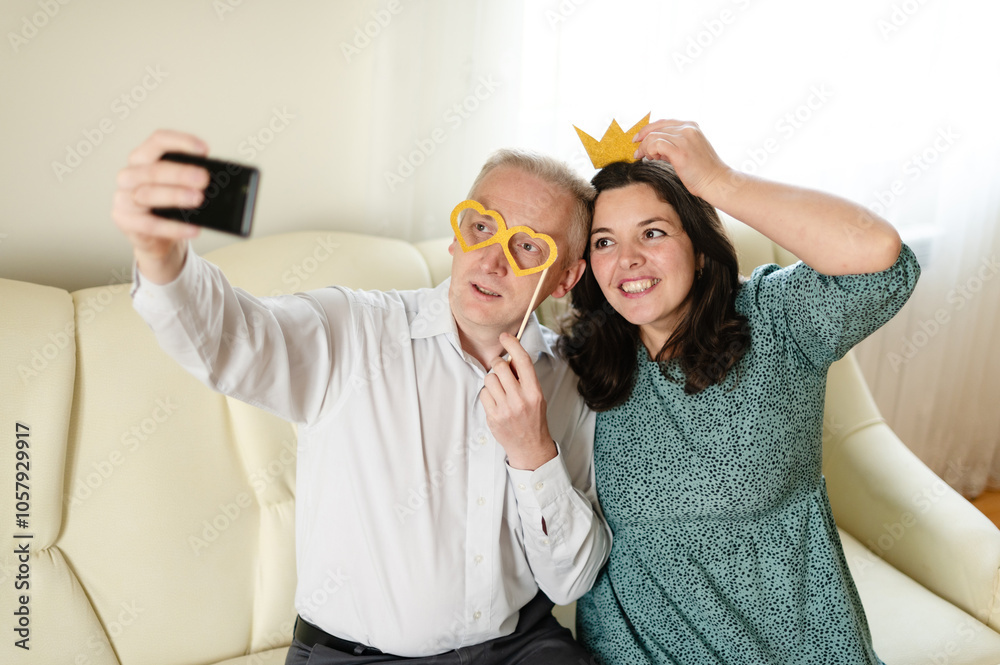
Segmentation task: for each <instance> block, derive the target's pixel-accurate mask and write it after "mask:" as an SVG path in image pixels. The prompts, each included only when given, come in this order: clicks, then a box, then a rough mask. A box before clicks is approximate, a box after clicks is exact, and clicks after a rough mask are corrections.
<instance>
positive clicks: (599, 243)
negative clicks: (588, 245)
mask: <svg viewBox="0 0 1000 665" xmlns="http://www.w3.org/2000/svg"><path fill="white" fill-rule="evenodd" d="M610 246H611V239H610V238H598V239H597V240H595V241H594V244H593V247H594V249H604V248H605V247H610Z"/></svg>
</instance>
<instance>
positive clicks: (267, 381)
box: [111, 130, 352, 422]
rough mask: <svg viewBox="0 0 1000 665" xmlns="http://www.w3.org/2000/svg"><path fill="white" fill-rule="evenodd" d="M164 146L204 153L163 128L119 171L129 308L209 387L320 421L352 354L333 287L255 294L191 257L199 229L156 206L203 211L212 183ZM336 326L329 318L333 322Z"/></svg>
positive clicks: (118, 216)
mask: <svg viewBox="0 0 1000 665" xmlns="http://www.w3.org/2000/svg"><path fill="white" fill-rule="evenodd" d="M165 152H187V153H192V154H196V155H201V156H204V155H206V154H207V153H208V147H207V145H206V144H205V143H204V142H203V141H201V140H200V139H198V138H197V137H195V136H192V135H190V134H183V133H180V132H173V131H167V130H160V131H157V132H156V133H154V134H153V135H152V136H151V137H150V138H148V139H147V140H146V141H144V142H143V143H142V144H141V145H140V146H139V147H138V148H136V149H135V150H134V151H133V152H132V154H131V155H130V156H129V162H128V166H126V167H125V168H124V169H122V171H121V172H120V173H119V176H118V186H117V189H116V191H115V195H114V200H113V204H112V215H111V216H112V219H113V220H114V222H115V224H116V225H117V226H118V228H119V229H121V231H122V232H123V233H124V234H125V236H126V237H127V238H128V240H129V242H130V243H131V244H132V249H133V252H134V255H135V260H136V271H135V276H134V277H135V286H134V288H133V291H132V297H133V306H134V307H135V309H136V311H137V312H138V313H139V314H140V315H141V316H142V317H143V319H144V320H145V321H146V323H147V324H149V326H150V327H151V328H152V329H153V332H154V333H155V334H156V337H157V341H158V342H159V343H160V346H161V347H162V348H163V349H164V350H165V351H166V352H167V353H168V354H169V355H170V356H171V357H173V358H174V359H175V360H176V361H177V362H178V363H180V364H181V365H182V366H183V367H184V368H185V369H186V370H187V371H189V372H190V373H191V374H193V375H194V376H195V377H196V378H198V379H199V380H200V381H202V382H203V383H205V384H206V385H208V386H209V387H211V388H213V389H215V390H218V391H219V392H222V393H225V394H227V395H230V396H232V397H235V398H236V399H239V400H242V401H245V402H247V403H250V404H253V405H255V406H258V407H261V408H263V409H265V410H267V411H270V412H272V413H274V414H276V415H278V416H280V417H282V418H286V419H288V420H292V421H295V422H306V421H309V420H312V419H314V418H315V417H317V416H318V415H319V413H320V412H321V411H322V410H323V408H324V406H325V405H327V404H329V403H330V402H331V401H332V400H331V399H330V397H329V395H330V393H331V392H334V393H335V394H336V393H337V392H339V391H338V388H339V387H338V386H336V385H334V381H333V380H332V379H331V375H332V369H333V363H334V359H335V358H341V357H344V358H346V357H348V356H349V354H347V353H346V351H345V350H344V349H340V348H338V343H341V342H343V341H344V340H346V339H347V336H346V335H341V334H338V332H337V331H335V330H332V327H333V326H340V327H341V328H342V327H344V326H349V325H350V324H351V318H352V315H351V310H350V304H349V302H348V300H347V297H346V295H345V294H344V293H343V292H341V291H339V290H337V289H326V290H325V291H324V293H323V294H322V297H321V298H320V297H317V296H315V295H310V294H299V295H296V296H285V297H279V298H263V299H258V298H255V297H253V296H251V295H250V294H248V293H246V292H245V291H242V290H241V289H234V288H233V287H232V286H230V284H229V282H228V281H227V280H226V278H225V276H224V275H223V274H222V271H221V270H219V269H218V268H217V267H216V266H214V265H212V264H211V263H209V262H207V261H205V260H204V259H202V258H201V257H199V256H198V255H197V254H195V253H194V252H193V251H192V250H191V248H190V247H189V240H190V239H191V238H193V237H195V236H197V235H198V232H199V228H198V227H197V226H193V225H190V224H184V223H181V222H175V221H171V220H167V219H163V218H161V217H158V216H156V215H154V214H152V212H151V208H154V207H183V208H189V207H197V206H198V205H200V204H201V201H202V198H203V190H204V188H205V187H207V185H208V183H209V176H208V172H207V171H205V170H204V169H202V168H200V167H197V166H190V165H186V164H180V163H176V162H170V161H160V157H161V156H162V155H163V154H164V153H165ZM331 322H333V323H331Z"/></svg>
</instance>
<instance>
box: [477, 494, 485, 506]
mask: <svg viewBox="0 0 1000 665" xmlns="http://www.w3.org/2000/svg"><path fill="white" fill-rule="evenodd" d="M476 503H478V504H479V505H480V506H485V505H486V497H485V496H481V497H479V499H478V500H476Z"/></svg>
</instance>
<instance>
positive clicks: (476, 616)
mask: <svg viewBox="0 0 1000 665" xmlns="http://www.w3.org/2000/svg"><path fill="white" fill-rule="evenodd" d="M481 616H483V613H482V612H480V611H479V610H476V613H475V614H473V615H472V620H473V621H479V618H480V617H481Z"/></svg>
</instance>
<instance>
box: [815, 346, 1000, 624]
mask: <svg viewBox="0 0 1000 665" xmlns="http://www.w3.org/2000/svg"><path fill="white" fill-rule="evenodd" d="M823 468H824V474H825V476H826V483H827V488H828V491H829V495H830V503H831V506H832V508H833V513H834V518H835V519H836V520H837V524H838V525H839V526H840V527H841V528H843V529H844V530H845V531H847V532H848V533H850V534H851V535H853V536H854V537H855V538H857V539H858V540H859V541H861V542H862V543H863V544H864V545H866V546H867V547H868V549H869V550H870V551H871V552H872V554H870V555H869V556H871V557H874V556H876V555H878V556H880V557H882V558H883V559H884V560H885V561H887V562H888V563H890V564H891V565H892V566H894V567H895V568H897V569H898V570H900V571H901V572H903V573H905V574H906V575H908V576H909V577H911V578H912V579H913V580H915V581H917V582H919V583H920V584H922V585H923V586H925V587H926V588H928V589H930V590H931V591H933V592H934V593H936V594H938V595H939V596H941V597H942V598H944V599H946V600H948V601H950V602H951V603H953V604H954V605H956V606H958V607H960V608H962V609H963V610H965V611H966V612H968V613H969V614H971V615H973V616H975V617H976V618H977V619H979V620H980V621H982V622H983V623H985V624H987V625H989V626H990V627H992V628H993V629H994V630H998V629H1000V594H998V591H1000V575H998V571H1000V530H998V529H997V528H996V526H994V525H993V523H992V522H990V521H989V520H988V519H987V518H986V517H985V516H984V515H983V514H982V513H980V512H979V511H978V510H977V509H976V508H975V507H974V506H973V505H972V504H970V503H969V502H968V501H966V500H965V499H964V498H963V497H962V496H961V495H960V494H958V493H957V492H955V491H954V490H953V489H951V488H950V487H949V486H948V485H947V484H945V482H944V481H943V480H941V479H940V478H938V477H937V476H936V475H935V474H934V473H933V472H932V471H931V470H930V469H929V468H927V466H926V465H924V464H923V462H921V461H920V460H919V459H918V458H917V457H916V456H915V455H914V454H913V453H912V452H910V450H909V449H908V448H906V446H905V445H904V444H903V443H902V442H901V441H900V440H899V438H898V437H897V436H896V435H895V434H894V433H893V432H892V430H891V429H890V428H889V426H888V425H886V423H885V421H884V420H883V419H882V417H881V415H879V413H878V409H877V408H876V407H875V405H874V402H873V400H872V398H871V394H870V393H869V392H868V388H867V385H866V384H865V382H864V378H863V377H862V375H861V372H860V370H859V369H858V366H857V363H856V362H855V361H854V358H853V356H850V355H849V356H848V357H847V358H845V359H844V360H842V361H840V362H838V363H835V364H834V365H833V367H831V369H830V375H829V380H828V382H827V399H826V413H825V417H824V445H823ZM873 560H874V559H872V561H873ZM865 563H866V562H864V561H852V562H851V564H852V566H860V567H863V566H864V565H865Z"/></svg>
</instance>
